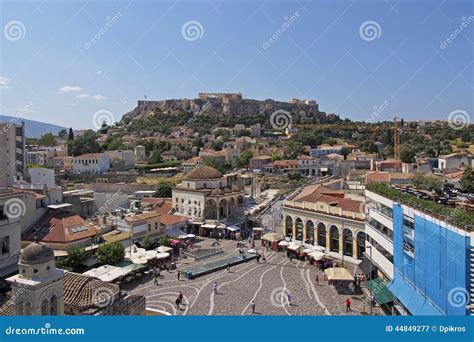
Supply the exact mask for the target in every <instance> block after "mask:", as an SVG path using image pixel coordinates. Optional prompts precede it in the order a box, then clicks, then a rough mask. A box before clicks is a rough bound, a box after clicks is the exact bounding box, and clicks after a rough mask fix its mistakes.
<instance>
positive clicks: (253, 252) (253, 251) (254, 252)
mask: <svg viewBox="0 0 474 342" xmlns="http://www.w3.org/2000/svg"><path fill="white" fill-rule="evenodd" d="M247 253H250V254H256V253H257V250H255V249H248V250H247Z"/></svg>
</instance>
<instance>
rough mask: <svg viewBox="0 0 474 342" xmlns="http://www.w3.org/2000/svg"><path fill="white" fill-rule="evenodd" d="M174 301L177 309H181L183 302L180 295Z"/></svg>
mask: <svg viewBox="0 0 474 342" xmlns="http://www.w3.org/2000/svg"><path fill="white" fill-rule="evenodd" d="M174 302H175V303H176V309H178V310H179V309H180V307H179V304H181V301H180V300H179V297H178V298H176V300H175V301H174Z"/></svg>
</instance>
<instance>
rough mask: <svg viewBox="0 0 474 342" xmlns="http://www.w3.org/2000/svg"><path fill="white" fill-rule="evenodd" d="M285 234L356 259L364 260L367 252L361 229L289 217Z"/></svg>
mask: <svg viewBox="0 0 474 342" xmlns="http://www.w3.org/2000/svg"><path fill="white" fill-rule="evenodd" d="M284 223H285V226H284V233H285V235H286V236H291V237H294V239H295V240H298V241H304V242H305V243H308V244H310V245H318V246H323V247H326V249H327V250H328V251H330V252H334V253H337V254H339V255H341V256H342V255H344V256H347V257H351V258H354V259H362V258H363V256H364V252H365V238H366V236H365V233H364V231H363V229H361V228H353V227H344V228H343V229H341V227H339V226H338V225H335V224H328V223H324V222H316V221H315V220H312V219H306V220H303V219H301V218H300V217H296V218H293V217H292V216H290V215H288V216H286V218H285V221H284Z"/></svg>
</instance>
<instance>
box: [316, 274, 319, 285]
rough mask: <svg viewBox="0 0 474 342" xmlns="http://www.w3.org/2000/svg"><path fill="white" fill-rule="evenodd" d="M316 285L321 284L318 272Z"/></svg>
mask: <svg viewBox="0 0 474 342" xmlns="http://www.w3.org/2000/svg"><path fill="white" fill-rule="evenodd" d="M316 285H319V277H318V275H317V274H316Z"/></svg>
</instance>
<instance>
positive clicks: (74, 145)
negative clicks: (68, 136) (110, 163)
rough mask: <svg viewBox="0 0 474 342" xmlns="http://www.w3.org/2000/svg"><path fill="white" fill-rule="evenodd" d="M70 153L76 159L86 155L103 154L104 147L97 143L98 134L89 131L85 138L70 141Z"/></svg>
mask: <svg viewBox="0 0 474 342" xmlns="http://www.w3.org/2000/svg"><path fill="white" fill-rule="evenodd" d="M68 151H69V154H70V155H72V156H74V157H76V156H80V155H81V154H85V153H98V152H102V147H101V146H100V144H99V143H98V142H97V134H96V133H95V132H94V131H92V130H88V131H86V132H85V133H84V135H83V136H80V137H77V138H76V139H74V140H69V141H68Z"/></svg>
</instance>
